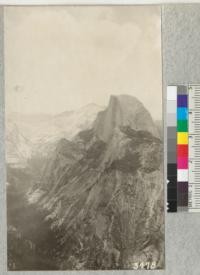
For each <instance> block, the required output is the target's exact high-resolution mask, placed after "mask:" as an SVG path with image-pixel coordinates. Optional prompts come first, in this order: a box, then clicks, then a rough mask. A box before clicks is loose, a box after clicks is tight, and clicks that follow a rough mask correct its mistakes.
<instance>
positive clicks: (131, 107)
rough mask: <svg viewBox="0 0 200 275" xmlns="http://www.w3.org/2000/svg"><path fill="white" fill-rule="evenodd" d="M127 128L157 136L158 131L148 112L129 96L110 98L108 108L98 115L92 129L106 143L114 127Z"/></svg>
mask: <svg viewBox="0 0 200 275" xmlns="http://www.w3.org/2000/svg"><path fill="white" fill-rule="evenodd" d="M120 126H129V127H131V128H132V129H135V130H145V131H148V132H150V133H152V134H153V135H154V136H158V130H157V128H156V126H155V124H154V122H153V120H152V118H151V115H150V114H149V112H148V111H147V110H146V109H145V107H144V106H143V104H142V103H141V102H140V101H139V100H137V99H136V98H134V97H132V96H129V95H121V96H111V98H110V102H109V105H108V107H107V108H106V110H105V111H102V112H100V113H99V114H98V116H97V119H96V121H95V123H94V129H95V131H96V133H97V135H98V137H99V138H100V139H102V140H104V141H105V142H107V141H108V140H109V139H110V138H111V137H112V135H113V131H114V129H115V128H116V127H120Z"/></svg>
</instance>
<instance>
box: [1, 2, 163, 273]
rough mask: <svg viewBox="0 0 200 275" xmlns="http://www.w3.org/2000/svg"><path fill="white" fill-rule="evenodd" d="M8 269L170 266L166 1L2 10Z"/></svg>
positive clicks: (105, 268)
mask: <svg viewBox="0 0 200 275" xmlns="http://www.w3.org/2000/svg"><path fill="white" fill-rule="evenodd" d="M4 63H5V65H4V70H5V72H4V74H5V115H6V121H5V128H6V172H7V179H6V191H7V257H8V261H7V264H8V270H12V271H13V270H15V271H17V270H21V271H29V270H30V271H37V270H137V269H147V270H152V269H164V266H165V253H164V248H165V238H164V232H165V226H164V220H165V219H164V218H165V214H164V211H165V210H164V172H163V171H164V170H163V165H164V164H163V120H162V112H163V111H162V56H161V8H160V7H159V6H156V5H154V6H151V5H150V6H134V5H132V6H78V5H77V6H40V7H39V6H35V7H34V6H30V7H28V6H24V7H23V6H21V7H20V6H18V7H17V6H15V7H14V6H10V7H5V8H4Z"/></svg>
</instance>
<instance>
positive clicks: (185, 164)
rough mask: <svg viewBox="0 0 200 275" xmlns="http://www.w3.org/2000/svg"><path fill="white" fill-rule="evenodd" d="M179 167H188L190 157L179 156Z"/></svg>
mask: <svg viewBox="0 0 200 275" xmlns="http://www.w3.org/2000/svg"><path fill="white" fill-rule="evenodd" d="M177 168H178V169H188V158H187V157H186V158H184V157H181V158H180V157H178V159H177Z"/></svg>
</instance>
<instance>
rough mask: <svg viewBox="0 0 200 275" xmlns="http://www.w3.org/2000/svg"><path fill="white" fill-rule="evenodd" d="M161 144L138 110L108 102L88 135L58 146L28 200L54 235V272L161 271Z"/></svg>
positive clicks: (128, 101) (134, 104)
mask: <svg viewBox="0 0 200 275" xmlns="http://www.w3.org/2000/svg"><path fill="white" fill-rule="evenodd" d="M162 167H163V164H162V142H161V140H160V139H159V138H158V133H157V129H156V126H155V125H154V123H153V120H152V118H151V116H150V114H149V113H148V111H147V110H146V109H145V108H144V106H143V105H142V104H141V103H140V102H139V101H138V100H137V99H135V98H133V97H130V96H118V97H114V96H112V97H111V99H110V103H109V106H108V107H107V109H106V110H105V111H104V112H101V113H99V114H98V117H97V119H96V121H95V123H94V125H93V127H92V128H91V129H87V130H84V131H81V132H79V133H78V134H77V135H76V137H75V138H74V139H73V140H72V141H67V140H66V139H62V140H60V142H58V143H57V145H56V146H55V151H54V152H53V153H52V152H51V153H50V154H49V155H48V158H47V160H46V163H44V166H43V168H42V172H41V171H40V173H41V177H40V180H39V184H38V183H37V185H35V186H34V185H33V188H32V190H31V191H30V192H28V197H27V198H28V200H29V202H31V203H34V204H35V205H37V207H38V208H39V209H40V211H44V213H47V214H45V219H44V220H45V222H48V224H50V228H51V230H52V231H53V232H59V234H58V233H56V234H57V235H58V237H57V239H56V242H57V246H56V251H55V253H54V261H55V262H56V266H58V267H59V269H63V270H68V269H84V270H87V269H93V270H94V269H132V268H133V263H135V262H152V261H155V262H156V265H157V268H162V267H163V265H164V210H163V168H162Z"/></svg>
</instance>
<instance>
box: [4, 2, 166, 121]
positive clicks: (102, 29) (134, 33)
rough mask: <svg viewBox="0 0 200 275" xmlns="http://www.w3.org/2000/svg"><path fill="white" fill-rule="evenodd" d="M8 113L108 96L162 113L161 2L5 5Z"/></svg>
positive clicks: (58, 108)
mask: <svg viewBox="0 0 200 275" xmlns="http://www.w3.org/2000/svg"><path fill="white" fill-rule="evenodd" d="M4 26H5V33H4V35H5V89H6V110H7V111H8V112H23V113H59V112H63V111H66V110H73V109H77V108H80V107H82V106H84V105H86V104H89V103H91V102H94V103H96V104H99V105H102V106H106V105H107V104H108V101H109V96H110V94H130V95H134V96H136V97H137V98H138V99H140V100H141V101H142V102H143V104H144V105H145V106H146V107H147V109H148V110H149V111H150V112H151V114H152V115H153V117H154V118H155V119H160V118H161V113H162V105H161V104H162V101H161V100H162V86H161V81H162V77H161V76H162V75H161V73H162V69H161V18H160V8H159V7H156V6H135V7H134V6H132V7H131V6H128V7H122V6H115V7H111V6H107V7H97V6H96V7H95V6H93V7H87V6H85V7H84V6H82V7H81V6H79V7H77V6H74V7H69V6H68V7H7V8H5V21H4Z"/></svg>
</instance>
